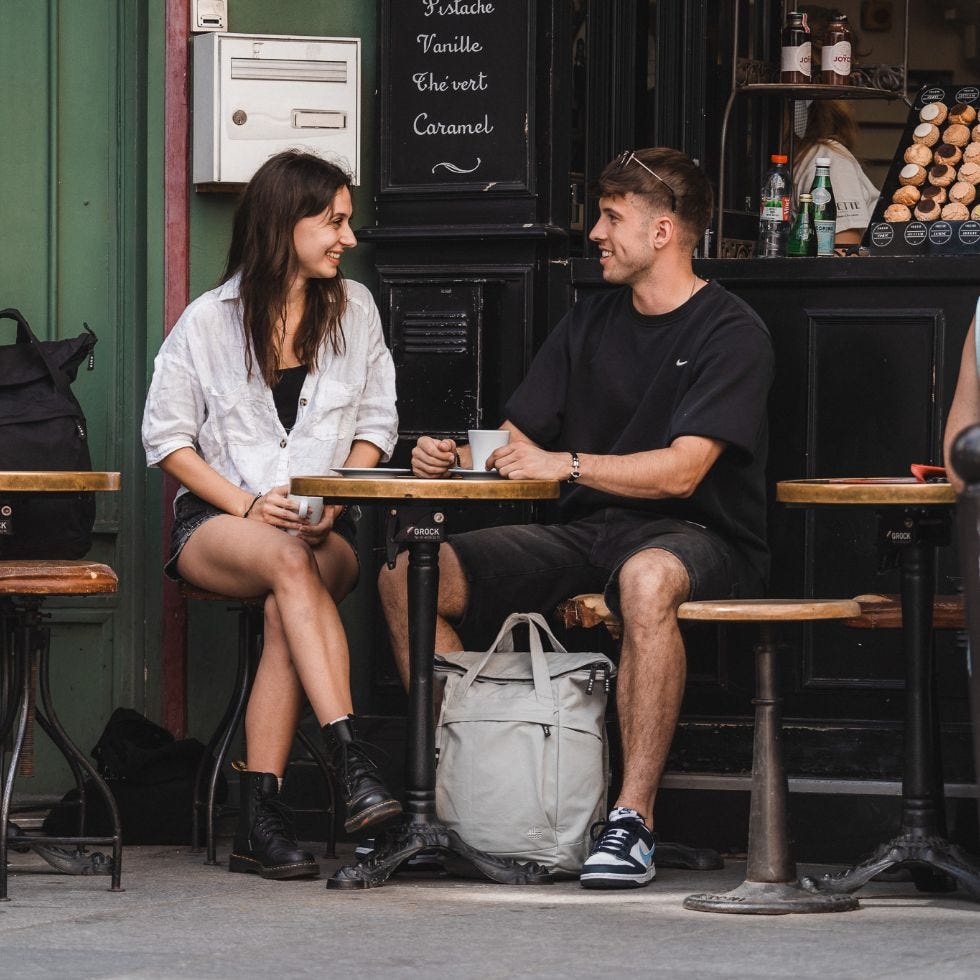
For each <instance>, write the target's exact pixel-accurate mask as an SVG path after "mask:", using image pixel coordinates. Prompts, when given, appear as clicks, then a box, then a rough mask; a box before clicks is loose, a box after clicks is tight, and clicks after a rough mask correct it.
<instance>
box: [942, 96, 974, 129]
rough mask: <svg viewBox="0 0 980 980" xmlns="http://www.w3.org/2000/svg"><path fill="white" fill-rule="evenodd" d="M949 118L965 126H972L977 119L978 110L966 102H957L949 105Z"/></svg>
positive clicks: (952, 121)
mask: <svg viewBox="0 0 980 980" xmlns="http://www.w3.org/2000/svg"><path fill="white" fill-rule="evenodd" d="M947 118H948V119H949V121H950V122H951V123H962V124H963V125H964V126H972V125H973V124H974V123H975V122H976V121H977V110H976V109H974V108H973V106H972V105H967V104H966V103H965V102H957V103H956V104H955V105H951V106H950V107H949V115H948V117H947Z"/></svg>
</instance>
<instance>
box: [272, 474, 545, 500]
mask: <svg viewBox="0 0 980 980" xmlns="http://www.w3.org/2000/svg"><path fill="white" fill-rule="evenodd" d="M289 487H290V491H291V492H292V493H295V494H298V495H300V496H304V497H327V498H330V499H332V500H388V501H390V500H418V501H466V500H489V501H494V500H499V501H507V500H555V499H556V498H557V497H558V488H559V484H558V482H557V481H555V480H504V479H501V478H500V477H492V476H488V477H487V478H486V479H485V480H481V479H472V478H470V479H461V478H458V477H457V478H452V479H445V480H423V479H419V478H417V477H411V476H406V477H396V478H392V477H383V478H372V477H350V476H294V477H293V478H292V479H291V480H290V481H289Z"/></svg>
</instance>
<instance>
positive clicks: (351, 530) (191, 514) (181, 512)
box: [163, 491, 360, 582]
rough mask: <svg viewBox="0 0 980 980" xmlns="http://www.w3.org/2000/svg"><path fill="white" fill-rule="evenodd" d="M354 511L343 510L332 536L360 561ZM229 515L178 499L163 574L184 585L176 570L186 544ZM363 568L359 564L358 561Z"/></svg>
mask: <svg viewBox="0 0 980 980" xmlns="http://www.w3.org/2000/svg"><path fill="white" fill-rule="evenodd" d="M354 511H355V508H353V507H348V508H347V509H346V510H344V511H343V512H342V513H341V514H340V516H339V517H338V518H337V520H335V521H334V524H333V528H332V533H334V534H339V535H340V537H342V538H343V539H344V540H345V541H346V542H347V543H348V544H349V545H350V546H351V550H352V551H353V552H354V557H355V558H357V527H356V525H355V523H354V521H355V519H356V516H359V514H360V511H356V513H354ZM225 513H227V512H226V511H223V510H221V509H220V508H218V507H215V506H214V505H213V504H209V503H208V502H207V501H206V500H202V499H201V498H200V497H199V496H197V494H195V493H191V492H190V491H188V492H187V493H185V494H182V495H181V496H180V497H178V498H177V502H176V503H175V504H174V526H173V527H172V528H171V530H170V557H169V558H168V559H167V563H166V564H165V565H164V566H163V572H164V574H165V575H166V576H167V578H169V579H173V580H174V581H175V582H181V581H183V579H182V578H181V577H180V573H179V572H178V571H177V559H178V558H180V553H181V551H183V549H184V545H185V544H187V542H188V541H189V540H190V537H191V535H192V534H193V533H194V532H195V531H196V530H197V529H198V528H199V527H200V526H201V525H202V524H203V523H204V522H205V521H209V520H211V518H212V517H219V516H220V515H221V514H225ZM358 567H360V562H358Z"/></svg>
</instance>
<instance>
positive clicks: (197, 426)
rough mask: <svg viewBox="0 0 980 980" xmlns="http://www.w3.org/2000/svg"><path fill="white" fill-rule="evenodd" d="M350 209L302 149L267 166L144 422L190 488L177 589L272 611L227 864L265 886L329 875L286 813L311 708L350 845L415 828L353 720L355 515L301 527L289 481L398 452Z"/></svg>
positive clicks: (175, 570)
mask: <svg viewBox="0 0 980 980" xmlns="http://www.w3.org/2000/svg"><path fill="white" fill-rule="evenodd" d="M351 209H352V204H351V194H350V178H349V177H348V176H347V175H346V174H345V173H344V172H343V171H342V170H340V169H339V168H338V167H335V166H334V165H333V164H330V163H327V162H326V161H324V160H321V159H320V158H319V157H316V156H314V155H313V154H310V153H301V152H297V151H287V152H284V153H280V154H277V155H276V156H274V157H272V158H271V159H270V160H268V161H267V162H266V163H265V164H263V165H262V166H261V167H260V168H259V169H258V171H257V172H256V173H255V176H254V177H253V178H252V179H251V181H250V182H249V184H248V186H247V187H246V188H245V191H244V193H243V196H242V199H241V202H240V204H239V206H238V210H237V212H236V214H235V222H234V229H233V232H232V240H231V248H230V250H229V254H228V263H227V267H226V270H225V274H224V278H223V281H222V283H221V285H220V286H218V288H217V289H212V290H211V291H210V292H207V293H205V294H204V295H203V296H201V297H199V298H198V299H196V300H195V301H194V302H193V303H191V305H190V306H188V307H187V309H186V310H185V311H184V313H183V314H182V315H181V317H180V319H179V320H178V321H177V323H176V324H175V326H174V328H173V330H172V332H171V333H170V334H169V336H168V337H167V338H166V340H165V341H164V342H163V346H162V347H161V348H160V352H159V354H157V357H156V361H155V362H154V370H153V381H152V383H151V385H150V390H149V393H148V394H147V399H146V409H145V413H144V417H143V445H144V448H145V450H146V459H147V464H148V465H150V466H159V467H160V468H161V469H162V470H164V471H165V472H166V473H168V474H170V475H171V476H173V477H175V478H176V479H177V480H179V481H180V483H181V484H182V486H181V488H180V490H179V492H178V495H177V498H176V500H175V501H174V518H175V520H174V526H173V534H172V537H171V553H170V557H169V559H168V560H167V563H166V567H165V572H166V574H167V575H168V576H169V577H170V578H173V579H177V580H180V579H184V580H186V581H187V582H190V583H191V584H193V585H196V586H198V587H199V588H202V589H207V590H209V591H211V592H218V593H221V594H222V595H228V596H236V597H241V598H248V597H251V596H265V607H264V613H265V633H264V643H263V647H262V659H261V661H260V662H259V665H258V670H257V672H256V675H255V683H254V685H253V687H252V693H251V696H250V698H249V702H248V709H247V711H246V714H245V735H246V742H247V747H248V760H247V763H246V764H245V766H244V770H243V771H241V801H242V805H241V809H240V812H239V822H238V829H237V830H236V832H235V840H234V845H233V850H232V854H231V857H230V859H229V864H228V868H229V870H230V871H239V872H252V873H256V874H259V875H261V876H262V877H263V878H277V879H283V878H302V877H308V876H311V875H316V874H318V873H319V865H318V864H317V862H316V859H315V858H314V856H313V855H312V854H310V853H309V852H308V851H304V850H302V849H300V848H299V846H298V845H297V842H296V838H295V834H294V832H293V830H292V820H291V817H290V814H289V813H288V811H287V810H286V808H285V807H284V806H283V804H282V801H281V800H280V799H279V790H280V784H281V781H282V776H283V773H284V771H285V768H286V763H287V761H288V758H289V751H290V747H291V745H292V742H293V736H294V734H295V731H296V725H297V722H298V719H299V713H300V709H301V707H302V704H303V699H304V696H305V697H306V699H308V700H309V703H310V705H311V707H312V709H313V712H314V714H315V715H316V718H317V720H318V721H319V723H320V725H321V726H322V731H323V736H324V739H325V741H326V743H327V747H328V749H329V750H330V751H331V752H332V754H333V758H334V763H335V765H336V767H337V771H338V773H339V775H340V777H341V781H342V783H343V790H344V799H345V803H346V807H347V819H346V822H345V828H346V829H347V831H348V832H353V831H357V830H362V829H365V828H368V827H374V826H377V825H378V824H380V823H382V822H384V821H387V820H389V819H391V818H393V817H395V816H397V815H398V814H399V813H400V812H401V805H400V804H399V803H398V801H397V800H395V799H394V798H393V797H392V795H391V793H389V792H388V790H387V789H386V788H385V786H384V785H383V783H382V782H381V780H380V778H379V776H378V772H377V767H376V765H375V763H374V762H373V761H372V760H371V758H370V757H369V755H368V752H367V751H366V750H365V747H364V744H363V743H362V742H361V741H359V740H358V738H357V734H356V732H355V730H354V727H353V718H352V717H351V715H352V711H353V708H352V703H351V693H350V663H349V656H348V649H347V638H346V636H345V634H344V627H343V624H342V623H341V621H340V616H339V615H338V612H337V604H338V603H339V602H340V600H341V599H343V598H344V596H346V595H347V594H348V593H349V592H350V591H351V589H352V588H353V587H354V585H355V584H356V581H357V576H358V561H357V552H356V547H355V534H356V532H355V527H354V523H353V521H352V519H351V516H350V514H349V512H347V511H346V510H345V508H342V507H325V508H324V509H323V513H322V517H319V518H318V519H317V520H316V521H315V522H311V520H310V518H308V517H307V518H305V519H303V520H301V519H300V517H299V504H298V502H297V501H296V500H293V499H291V498H290V497H289V486H288V483H289V478H290V476H291V475H298V474H303V473H323V472H326V471H328V470H330V469H332V468H333V467H337V466H343V465H347V466H359V467H371V466H376V465H377V464H378V462H379V461H381V460H382V459H387V458H388V457H389V456H390V454H391V451H392V449H393V448H394V445H395V440H396V438H397V427H398V423H397V417H396V414H395V371H394V364H393V362H392V359H391V355H390V353H389V351H388V348H387V347H386V346H385V342H384V338H383V336H382V332H381V322H380V318H379V316H378V311H377V308H376V307H375V305H374V301H373V299H372V298H371V295H370V293H369V292H368V290H367V289H366V288H365V287H364V286H362V285H360V284H359V283H356V282H350V281H348V280H345V279H344V278H343V276H342V275H341V272H340V263H341V260H342V258H343V256H344V255H345V253H346V252H347V250H348V249H351V248H353V247H354V246H355V245H356V244H357V239H356V238H355V237H354V234H353V232H352V231H351V227H350V219H351ZM286 531H290V532H292V533H291V534H287V533H285V532H286Z"/></svg>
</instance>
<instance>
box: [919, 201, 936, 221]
mask: <svg viewBox="0 0 980 980" xmlns="http://www.w3.org/2000/svg"><path fill="white" fill-rule="evenodd" d="M915 216H916V217H917V218H918V219H919V221H935V220H936V219H937V218H938V217H939V205H938V204H937V203H936V202H935V201H932V200H930V199H929V198H926V199H925V200H924V201H919V203H918V204H917V205H916V206H915Z"/></svg>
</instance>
